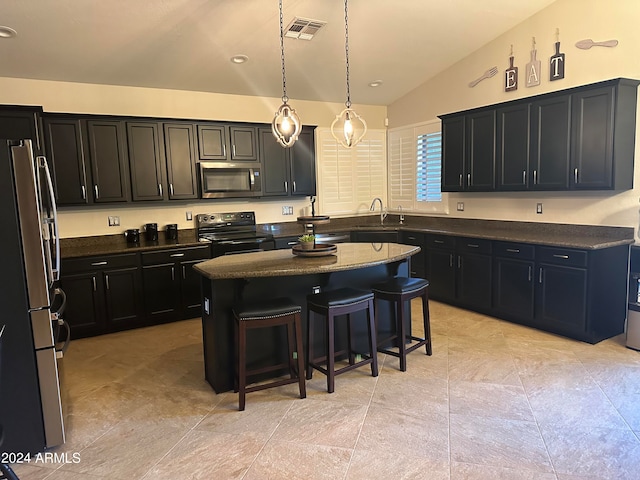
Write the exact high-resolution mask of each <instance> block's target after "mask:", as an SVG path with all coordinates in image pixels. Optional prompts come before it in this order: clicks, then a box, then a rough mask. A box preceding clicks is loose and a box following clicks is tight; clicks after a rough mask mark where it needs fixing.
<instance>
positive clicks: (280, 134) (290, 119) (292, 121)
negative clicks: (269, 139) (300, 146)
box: [271, 101, 302, 148]
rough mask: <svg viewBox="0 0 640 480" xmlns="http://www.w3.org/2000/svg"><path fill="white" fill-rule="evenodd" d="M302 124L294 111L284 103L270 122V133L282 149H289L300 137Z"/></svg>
mask: <svg viewBox="0 0 640 480" xmlns="http://www.w3.org/2000/svg"><path fill="white" fill-rule="evenodd" d="M301 130H302V124H301V123H300V117H298V114H297V113H296V111H295V110H294V109H293V108H291V107H290V106H289V105H288V104H287V102H286V101H285V102H284V103H283V104H282V105H280V108H279V109H278V111H277V112H276V116H275V117H274V118H273V121H272V122H271V131H272V132H273V135H274V136H275V137H276V140H278V143H279V144H280V145H282V146H283V147H286V148H289V147H291V146H292V145H293V144H294V143H295V141H296V140H297V139H298V136H299V135H300V131H301Z"/></svg>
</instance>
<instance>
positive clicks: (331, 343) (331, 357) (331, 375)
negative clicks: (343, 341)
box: [326, 312, 336, 393]
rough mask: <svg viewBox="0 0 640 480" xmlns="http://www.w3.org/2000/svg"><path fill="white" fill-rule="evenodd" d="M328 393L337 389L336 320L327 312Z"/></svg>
mask: <svg viewBox="0 0 640 480" xmlns="http://www.w3.org/2000/svg"><path fill="white" fill-rule="evenodd" d="M326 318H327V392H329V393H333V391H334V388H335V361H336V359H335V356H336V353H335V338H334V330H335V320H334V317H333V313H330V312H327V316H326Z"/></svg>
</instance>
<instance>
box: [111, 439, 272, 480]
mask: <svg viewBox="0 0 640 480" xmlns="http://www.w3.org/2000/svg"><path fill="white" fill-rule="evenodd" d="M262 446H263V442H262V440H259V439H256V438H255V437H254V436H253V435H252V434H250V433H248V434H243V435H232V434H229V433H224V432H213V431H206V430H192V431H191V432H189V433H188V434H187V435H186V436H185V437H184V438H182V439H181V440H180V442H179V443H177V445H175V447H174V448H173V449H172V450H171V451H170V452H168V453H167V454H166V455H165V456H164V458H162V460H160V461H159V462H158V463H156V465H154V466H153V467H152V468H151V469H150V470H149V471H148V473H147V474H146V475H145V476H144V477H143V478H144V480H175V479H180V480H183V479H184V480H187V479H190V480H196V479H203V480H209V479H225V480H234V479H241V478H244V475H245V473H246V472H247V469H248V468H249V466H250V465H251V464H252V463H253V461H254V460H255V458H256V456H257V455H258V452H260V450H261V448H262ZM113 478H116V477H113ZM120 478H123V477H120Z"/></svg>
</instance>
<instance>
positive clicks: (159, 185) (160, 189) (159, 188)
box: [158, 184, 162, 196]
mask: <svg viewBox="0 0 640 480" xmlns="http://www.w3.org/2000/svg"><path fill="white" fill-rule="evenodd" d="M158 193H159V194H160V196H162V185H161V184H158Z"/></svg>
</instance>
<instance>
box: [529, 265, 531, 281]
mask: <svg viewBox="0 0 640 480" xmlns="http://www.w3.org/2000/svg"><path fill="white" fill-rule="evenodd" d="M529 281H531V265H529Z"/></svg>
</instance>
